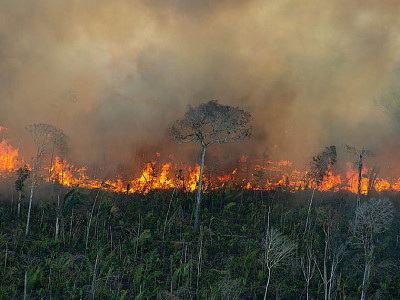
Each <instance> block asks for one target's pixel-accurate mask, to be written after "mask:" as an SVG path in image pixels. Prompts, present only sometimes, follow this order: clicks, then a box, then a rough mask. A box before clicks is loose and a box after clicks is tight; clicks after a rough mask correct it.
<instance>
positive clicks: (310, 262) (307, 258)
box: [300, 243, 316, 300]
mask: <svg viewBox="0 0 400 300" xmlns="http://www.w3.org/2000/svg"><path fill="white" fill-rule="evenodd" d="M300 264H301V270H302V272H303V277H304V280H305V281H306V299H307V300H308V299H309V298H310V292H309V291H310V282H311V279H312V278H313V277H314V273H315V266H316V262H315V256H314V253H313V245H312V243H308V244H307V245H306V248H305V254H304V255H303V256H302V257H301V258H300Z"/></svg>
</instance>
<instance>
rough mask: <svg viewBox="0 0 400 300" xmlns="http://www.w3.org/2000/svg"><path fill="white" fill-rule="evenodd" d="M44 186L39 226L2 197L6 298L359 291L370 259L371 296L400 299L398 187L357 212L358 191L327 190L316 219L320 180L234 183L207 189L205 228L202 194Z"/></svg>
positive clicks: (325, 295)
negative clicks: (291, 187) (199, 207)
mask: <svg viewBox="0 0 400 300" xmlns="http://www.w3.org/2000/svg"><path fill="white" fill-rule="evenodd" d="M43 188H45V189H46V190H47V191H49V193H48V197H47V198H43V201H40V203H39V204H38V205H37V206H35V207H34V208H33V210H32V217H31V231H30V233H29V235H28V236H25V234H24V233H25V226H24V223H25V221H26V218H25V217H20V218H18V217H17V208H16V205H15V204H14V206H12V205H10V202H2V203H1V208H0V209H1V210H0V213H1V218H0V220H1V221H0V222H1V223H0V228H1V236H0V247H1V248H0V249H1V251H0V255H1V260H0V261H1V264H2V266H1V269H0V270H1V287H0V298H1V299H23V298H25V299H263V298H264V294H265V289H266V284H267V282H268V283H269V287H268V291H267V295H266V297H267V298H266V299H359V298H360V295H361V292H362V289H363V286H362V284H363V276H364V267H365V265H366V263H370V280H369V283H368V289H367V297H366V298H367V299H399V298H400V285H399V282H400V270H399V259H400V257H399V256H400V255H399V253H400V251H399V247H400V245H399V230H400V223H399V221H398V220H399V216H398V212H399V203H398V201H397V199H398V198H397V194H387V195H380V197H389V198H390V199H392V200H391V201H392V202H391V203H392V204H391V203H390V202H388V201H387V200H384V199H385V198H381V200H379V201H376V200H374V201H375V202H374V203H378V207H375V206H374V205H371V202H369V201H368V200H367V199H362V203H361V206H360V208H359V209H358V210H357V214H356V196H355V195H354V194H352V193H348V192H342V193H332V192H319V191H316V192H315V196H314V204H313V208H312V212H311V214H310V218H309V221H308V222H309V224H308V225H306V220H307V215H308V201H309V198H310V194H311V193H312V190H310V189H308V190H304V191H299V192H296V193H291V192H288V191H285V189H284V188H281V189H277V190H271V191H257V190H254V191H251V190H243V189H237V188H235V187H234V186H231V185H230V184H227V185H226V186H224V187H223V188H221V189H219V190H217V191H209V192H205V193H204V197H203V214H202V225H201V227H200V231H199V233H197V232H196V231H194V230H193V210H194V199H193V198H194V194H193V193H187V192H183V191H182V190H178V189H173V190H158V191H151V192H150V193H148V194H146V195H143V194H129V195H128V194H117V193H113V192H108V191H103V190H100V189H97V190H82V189H72V190H69V189H66V188H64V187H62V186H60V185H57V184H55V185H54V186H49V185H47V186H45V187H43ZM56 195H61V199H60V202H61V203H60V205H59V206H57V203H56V202H54V201H50V200H51V199H54V198H56ZM382 211H383V215H380V212H382ZM26 213H27V206H26V205H23V206H22V209H21V213H20V215H21V216H26ZM371 214H373V215H371ZM58 218H59V219H58ZM357 218H358V220H357ZM391 219H393V220H391ZM57 220H59V223H57V222H58V221H57ZM357 222H361V225H360V226H358V227H357V226H356V225H355V223H357ZM57 224H59V225H57ZM56 226H59V234H58V236H56ZM306 226H308V227H306ZM363 238H365V239H364V240H363ZM368 243H371V245H369V244H368ZM372 249H373V253H369V252H368V250H372ZM278 250H279V252H275V251H278ZM370 255H372V257H370ZM268 270H270V271H271V272H270V277H269V276H268Z"/></svg>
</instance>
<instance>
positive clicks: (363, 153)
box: [345, 145, 374, 207]
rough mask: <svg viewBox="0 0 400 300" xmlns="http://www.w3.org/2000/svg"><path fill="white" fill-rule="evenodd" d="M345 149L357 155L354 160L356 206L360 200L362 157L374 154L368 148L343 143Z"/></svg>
mask: <svg viewBox="0 0 400 300" xmlns="http://www.w3.org/2000/svg"><path fill="white" fill-rule="evenodd" d="M345 148H346V151H347V152H349V153H351V154H353V155H354V156H356V157H358V159H357V161H356V165H357V166H358V188H357V207H358V206H360V202H361V180H362V169H363V163H364V159H365V158H367V157H370V156H374V154H373V153H372V152H371V151H369V150H365V149H362V150H358V149H356V148H354V147H351V146H349V145H345Z"/></svg>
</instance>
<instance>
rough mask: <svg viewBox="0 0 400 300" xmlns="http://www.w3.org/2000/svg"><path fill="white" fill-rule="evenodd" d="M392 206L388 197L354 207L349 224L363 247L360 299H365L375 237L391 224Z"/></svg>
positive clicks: (372, 260)
mask: <svg viewBox="0 0 400 300" xmlns="http://www.w3.org/2000/svg"><path fill="white" fill-rule="evenodd" d="M393 216H394V207H393V204H392V202H390V201H389V200H388V199H386V198H385V199H371V200H369V201H368V202H365V203H363V204H361V205H360V206H359V207H357V208H356V216H355V219H354V221H353V222H352V223H351V224H350V225H351V230H352V233H353V236H354V237H355V238H356V239H357V240H358V241H359V242H360V244H361V245H362V246H363V249H364V259H365V264H364V276H363V283H362V292H361V300H365V299H366V294H367V289H368V285H369V278H370V275H371V268H372V266H373V262H374V247H375V238H376V236H377V235H378V234H380V233H382V232H385V231H386V230H387V229H388V228H389V227H390V225H391V223H392V220H393Z"/></svg>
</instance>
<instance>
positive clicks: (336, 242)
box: [314, 209, 347, 300]
mask: <svg viewBox="0 0 400 300" xmlns="http://www.w3.org/2000/svg"><path fill="white" fill-rule="evenodd" d="M318 221H319V223H320V226H321V227H322V230H323V232H324V250H323V252H317V254H319V255H318V257H317V256H315V257H314V259H315V263H316V266H317V270H318V273H319V275H320V276H321V279H322V282H323V284H324V300H330V299H334V298H335V297H334V292H335V285H336V276H337V271H338V267H339V264H340V262H341V261H342V259H343V257H344V255H345V250H346V246H347V244H346V242H345V241H344V240H342V239H341V238H340V234H339V232H338V228H337V227H338V224H339V221H338V219H337V218H336V217H335V215H334V213H333V212H332V211H330V210H324V209H320V210H319V213H318Z"/></svg>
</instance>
